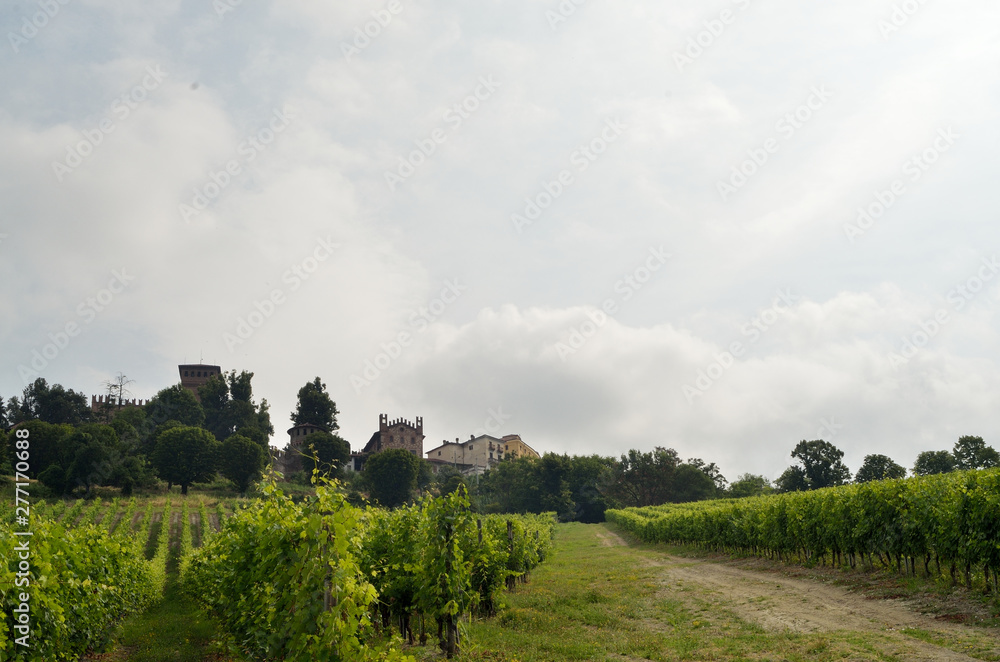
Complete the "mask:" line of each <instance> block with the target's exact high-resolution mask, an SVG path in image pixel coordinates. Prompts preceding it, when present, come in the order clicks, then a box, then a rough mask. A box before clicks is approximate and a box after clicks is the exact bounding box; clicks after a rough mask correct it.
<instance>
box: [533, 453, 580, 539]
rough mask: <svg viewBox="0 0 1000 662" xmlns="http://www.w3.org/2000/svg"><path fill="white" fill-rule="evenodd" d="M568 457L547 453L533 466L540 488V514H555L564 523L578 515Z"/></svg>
mask: <svg viewBox="0 0 1000 662" xmlns="http://www.w3.org/2000/svg"><path fill="white" fill-rule="evenodd" d="M568 459H569V458H568V457H566V456H559V455H556V454H555V453H546V454H545V455H543V456H542V459H541V460H540V461H536V462H535V463H534V464H533V468H534V469H535V474H536V476H537V479H536V484H537V485H538V487H539V494H538V497H539V504H538V510H539V511H540V512H554V513H555V514H556V515H557V516H558V517H559V520H560V521H562V522H567V521H570V520H572V519H573V518H574V516H575V515H576V504H575V503H573V495H572V494H571V493H570V490H569V482H568V481H567V480H566V476H568V475H569V466H568V465H569V462H568Z"/></svg>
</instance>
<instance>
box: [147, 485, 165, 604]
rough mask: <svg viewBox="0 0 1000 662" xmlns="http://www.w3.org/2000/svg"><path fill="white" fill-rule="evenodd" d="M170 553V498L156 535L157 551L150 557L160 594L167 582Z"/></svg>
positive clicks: (151, 567) (151, 569) (151, 568)
mask: <svg viewBox="0 0 1000 662" xmlns="http://www.w3.org/2000/svg"><path fill="white" fill-rule="evenodd" d="M169 554H170V499H167V503H166V505H165V506H163V514H162V516H161V518H160V533H159V535H157V537H156V551H155V552H153V558H152V559H150V561H149V564H150V571H151V572H152V573H153V577H154V579H155V581H156V587H157V589H158V590H159V592H160V594H161V595H162V594H163V587H164V586H165V585H166V583H167V556H168V555H169Z"/></svg>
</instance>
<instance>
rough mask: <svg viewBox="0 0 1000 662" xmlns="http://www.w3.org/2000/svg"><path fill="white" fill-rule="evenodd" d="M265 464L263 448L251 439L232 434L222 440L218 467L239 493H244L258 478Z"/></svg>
mask: <svg viewBox="0 0 1000 662" xmlns="http://www.w3.org/2000/svg"><path fill="white" fill-rule="evenodd" d="M266 464H267V458H266V457H265V455H264V451H263V449H262V448H261V447H260V445H259V444H257V443H256V442H254V441H253V440H251V439H247V438H246V437H241V436H240V435H233V436H231V437H229V439H226V440H225V441H224V442H222V448H221V450H220V452H219V469H220V470H221V472H222V475H223V476H225V477H226V478H228V479H229V480H231V481H233V483H234V484H235V485H236V489H237V490H239V491H240V493H242V494H245V493H246V491H247V490H248V489H249V488H250V484H251V483H253V482H254V481H255V480H257V479H259V478H260V476H261V473H262V472H263V471H264V466H265V465H266Z"/></svg>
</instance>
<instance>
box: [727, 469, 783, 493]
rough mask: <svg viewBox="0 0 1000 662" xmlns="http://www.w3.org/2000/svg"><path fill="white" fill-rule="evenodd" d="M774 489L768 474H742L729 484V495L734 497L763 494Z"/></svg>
mask: <svg viewBox="0 0 1000 662" xmlns="http://www.w3.org/2000/svg"><path fill="white" fill-rule="evenodd" d="M773 491H774V487H773V486H772V485H771V481H770V480H768V479H767V477H766V476H759V475H756V474H749V473H747V474H742V475H741V476H739V477H738V478H737V479H736V480H735V481H733V482H732V483H731V484H730V485H729V496H730V497H732V498H734V499H742V498H744V497H752V496H761V495H762V494H770V493H771V492H773Z"/></svg>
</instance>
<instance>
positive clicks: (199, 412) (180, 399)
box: [145, 384, 205, 427]
mask: <svg viewBox="0 0 1000 662" xmlns="http://www.w3.org/2000/svg"><path fill="white" fill-rule="evenodd" d="M145 409H146V418H148V419H150V421H152V423H153V425H154V426H159V425H161V424H163V423H165V422H167V421H177V422H179V423H180V424H181V425H188V426H192V427H200V426H201V425H203V424H204V423H205V410H204V408H202V406H201V404H200V403H199V402H198V398H196V397H194V393H192V392H191V391H189V390H187V389H186V388H184V387H183V386H181V385H180V384H174V385H173V386H170V387H168V388H165V389H163V390H162V391H160V392H159V393H157V394H156V395H155V396H153V399H152V400H150V401H149V402H148V403H147V404H146V407H145Z"/></svg>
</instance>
